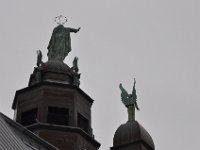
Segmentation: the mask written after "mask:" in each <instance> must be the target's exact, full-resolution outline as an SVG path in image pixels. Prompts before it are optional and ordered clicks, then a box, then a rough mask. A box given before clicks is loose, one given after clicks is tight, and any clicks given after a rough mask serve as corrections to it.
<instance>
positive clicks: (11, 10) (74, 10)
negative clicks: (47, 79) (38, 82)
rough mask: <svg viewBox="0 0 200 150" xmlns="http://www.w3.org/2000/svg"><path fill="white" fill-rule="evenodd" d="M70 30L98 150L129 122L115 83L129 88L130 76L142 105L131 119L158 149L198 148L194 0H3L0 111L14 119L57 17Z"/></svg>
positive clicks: (199, 64) (199, 45)
mask: <svg viewBox="0 0 200 150" xmlns="http://www.w3.org/2000/svg"><path fill="white" fill-rule="evenodd" d="M60 14H62V15H65V16H66V17H67V18H68V23H67V24H65V26H70V27H74V28H77V27H79V26H80V27H81V31H80V32H78V33H77V34H72V35H71V37H72V52H71V53H69V55H68V57H67V58H66V59H65V62H66V63H67V64H68V65H69V66H71V64H72V60H73V58H74V57H75V56H77V57H79V68H80V72H81V85H80V88H81V89H82V90H83V91H85V92H86V93H87V94H88V95H90V96H91V97H92V98H93V99H94V100H95V102H94V104H93V107H92V127H93V129H94V134H95V138H96V140H98V141H99V142H100V143H101V144H102V145H101V148H100V150H108V149H109V147H111V146H112V139H113V136H114V133H115V131H116V129H117V128H118V127H119V126H120V124H122V123H125V122H126V121H127V112H126V108H125V107H124V106H123V104H122V103H121V100H120V90H119V88H118V86H119V83H120V82H121V83H123V86H124V87H125V88H126V89H127V91H129V92H131V90H132V86H133V82H134V80H133V78H134V77H136V80H137V83H136V89H137V95H138V105H139V107H140V109H141V110H140V111H139V112H137V114H136V119H137V120H138V121H139V122H140V124H142V125H143V126H144V127H145V128H146V129H147V131H148V132H149V133H150V134H151V136H152V138H153V140H154V143H155V146H156V149H157V150H169V149H171V150H188V149H198V148H199V140H200V129H199V127H200V117H199V114H200V109H199V106H200V51H199V50H200V42H199V41H200V1H199V0H98V1H97V0H84V1H83V0H55V1H54V0H52V1H49V0H43V1H42V0H34V1H30V0H17V1H14V0H13V1H11V0H1V1H0V19H1V20H0V22H1V23H0V50H1V51H0V52H1V55H0V65H1V75H0V77H1V78H0V111H1V112H2V113H4V114H5V115H7V116H9V117H11V118H12V117H13V110H12V109H11V105H12V101H13V98H14V95H15V91H16V90H18V89H21V88H24V87H26V86H27V85H28V80H29V76H30V74H31V73H32V71H33V68H34V67H35V66H36V50H38V49H40V50H41V51H42V52H43V54H44V61H46V60H47V57H46V54H47V48H46V47H47V45H48V42H49V39H50V36H51V33H52V30H53V28H54V27H55V26H56V24H55V23H54V17H56V16H58V15H60Z"/></svg>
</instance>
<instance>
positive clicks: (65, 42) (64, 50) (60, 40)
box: [47, 25, 78, 61]
mask: <svg viewBox="0 0 200 150" xmlns="http://www.w3.org/2000/svg"><path fill="white" fill-rule="evenodd" d="M77 31H78V29H73V28H65V27H64V26H63V25H58V26H57V27H56V28H54V30H53V33H52V36H51V39H50V41H49V45H48V47H47V49H48V54H47V55H48V60H49V61H52V60H53V61H54V60H58V61H63V60H64V59H65V57H66V56H67V55H68V53H69V52H70V51H71V38H70V32H75V33H76V32H77Z"/></svg>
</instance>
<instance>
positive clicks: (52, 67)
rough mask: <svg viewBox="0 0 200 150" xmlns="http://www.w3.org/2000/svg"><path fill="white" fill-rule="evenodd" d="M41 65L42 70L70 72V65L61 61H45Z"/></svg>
mask: <svg viewBox="0 0 200 150" xmlns="http://www.w3.org/2000/svg"><path fill="white" fill-rule="evenodd" d="M41 67H42V69H44V70H48V71H53V72H60V73H69V72H71V69H70V67H69V66H68V65H66V64H65V63H63V62H61V61H47V62H46V63H44V64H42V66H41Z"/></svg>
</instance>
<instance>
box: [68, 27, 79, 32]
mask: <svg viewBox="0 0 200 150" xmlns="http://www.w3.org/2000/svg"><path fill="white" fill-rule="evenodd" d="M80 29H81V28H80V27H79V28H78V29H74V28H70V32H74V33H76V32H78V31H80Z"/></svg>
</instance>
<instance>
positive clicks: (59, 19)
mask: <svg viewBox="0 0 200 150" xmlns="http://www.w3.org/2000/svg"><path fill="white" fill-rule="evenodd" d="M54 21H55V22H56V23H57V24H59V25H64V24H65V23H66V22H67V17H65V16H63V15H60V16H57V17H55V20H54Z"/></svg>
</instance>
